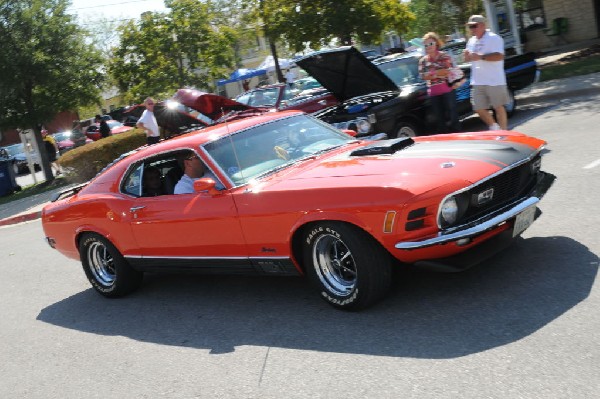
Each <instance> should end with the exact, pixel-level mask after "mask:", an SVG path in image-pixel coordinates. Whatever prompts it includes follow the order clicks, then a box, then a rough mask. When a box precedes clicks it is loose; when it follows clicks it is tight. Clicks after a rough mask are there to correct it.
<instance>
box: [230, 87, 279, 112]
mask: <svg viewBox="0 0 600 399" xmlns="http://www.w3.org/2000/svg"><path fill="white" fill-rule="evenodd" d="M278 97H279V88H278V87H268V88H264V89H257V90H252V91H249V92H247V93H244V94H242V95H241V96H239V97H237V98H236V99H235V101H237V102H239V103H242V104H246V105H251V106H253V107H267V106H268V107H273V106H275V103H276V102H277V98H278Z"/></svg>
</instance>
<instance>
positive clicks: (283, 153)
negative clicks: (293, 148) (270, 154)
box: [273, 145, 290, 161]
mask: <svg viewBox="0 0 600 399" xmlns="http://www.w3.org/2000/svg"><path fill="white" fill-rule="evenodd" d="M273 150H274V151H275V154H277V157H278V158H281V159H283V160H284V161H289V160H290V153H289V152H287V150H286V149H285V148H283V147H280V146H278V145H276V146H275V147H273Z"/></svg>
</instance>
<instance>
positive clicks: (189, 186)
mask: <svg viewBox="0 0 600 399" xmlns="http://www.w3.org/2000/svg"><path fill="white" fill-rule="evenodd" d="M205 177H208V178H211V179H213V180H214V181H215V182H216V183H217V184H216V185H215V188H216V189H217V190H223V189H224V188H225V187H224V186H223V185H222V184H221V182H220V181H219V179H217V178H216V176H215V175H213V174H212V172H209V171H206V172H204V175H203V176H202V178H205ZM198 179H200V177H189V176H188V175H186V174H184V175H183V176H181V179H180V180H179V181H178V182H177V184H176V185H175V188H174V189H173V194H190V193H193V192H194V182H195V181H196V180H198Z"/></svg>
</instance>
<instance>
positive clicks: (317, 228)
mask: <svg viewBox="0 0 600 399" xmlns="http://www.w3.org/2000/svg"><path fill="white" fill-rule="evenodd" d="M544 145H545V142H544V141H542V140H539V139H536V138H533V137H529V136H526V135H524V134H521V133H516V132H509V131H494V132H476V133H458V134H448V135H439V136H427V137H416V138H398V139H392V140H381V141H367V140H357V139H355V138H354V137H351V136H349V135H347V134H346V133H344V132H341V131H339V130H336V129H335V128H333V127H332V126H330V125H328V124H326V123H324V122H321V121H319V120H317V119H315V118H313V117H311V116H308V115H305V114H303V113H301V112H297V111H286V112H272V113H266V114H263V115H261V116H257V117H253V118H246V119H241V120H237V121H233V122H229V123H223V124H220V125H217V126H212V127H208V128H205V129H203V130H201V131H199V132H196V133H188V134H185V135H181V136H178V137H176V138H173V139H171V140H165V141H162V142H160V143H159V144H156V145H152V146H144V147H141V148H139V149H138V150H136V151H133V152H132V153H129V154H126V155H124V156H123V157H121V158H120V159H119V160H117V161H115V162H114V163H113V164H111V165H109V166H108V167H107V168H106V169H105V170H104V171H103V172H101V173H99V174H98V176H96V177H95V178H94V179H92V180H91V181H90V182H88V183H86V184H84V185H82V186H79V187H76V188H73V189H71V190H67V191H65V192H63V193H61V194H60V195H59V197H58V198H57V199H55V200H54V201H53V202H52V203H50V204H48V205H47V206H46V207H45V208H44V210H43V216H42V218H43V219H42V220H43V227H44V232H45V235H46V239H47V241H48V243H49V244H50V246H51V247H52V248H55V249H57V250H58V251H60V252H61V253H63V254H64V255H66V256H68V257H70V258H73V259H77V260H81V262H82V264H83V268H84V271H85V273H86V275H87V277H88V279H89V281H90V283H91V284H92V286H93V287H94V288H95V289H96V290H97V291H98V292H100V293H101V294H102V295H104V296H107V297H117V296H122V295H125V294H128V293H130V292H132V291H133V290H135V289H137V288H138V287H139V286H140V285H141V283H142V276H143V273H144V272H145V271H161V270H162V271H175V270H196V271H203V272H229V273H257V274H264V275H307V276H308V277H309V278H310V279H311V280H312V281H313V282H314V284H315V286H316V288H317V292H318V293H319V294H320V296H322V298H323V299H325V300H326V301H327V302H328V303H330V304H331V305H333V306H335V307H338V308H343V309H354V310H356V309H362V308H365V307H367V306H369V305H372V304H373V303H375V302H377V301H378V300H379V299H381V298H382V297H383V296H384V295H385V294H386V292H387V291H388V289H389V287H390V283H391V275H392V269H393V268H394V267H397V266H398V265H401V264H411V265H414V266H417V267H427V268H430V269H437V270H442V271H460V270H463V269H465V268H467V267H470V266H472V265H474V264H477V263H479V262H481V261H482V260H484V259H486V258H487V257H489V256H491V255H493V254H494V253H496V252H498V251H500V250H502V249H503V248H505V247H506V246H507V245H508V244H510V243H511V241H512V240H513V239H514V238H515V237H516V236H518V235H520V234H521V233H522V232H523V231H524V230H525V229H526V228H527V227H529V226H530V225H531V223H533V221H534V220H535V219H536V217H537V216H538V215H539V214H540V212H539V210H538V208H537V204H538V202H539V201H540V199H541V197H542V196H543V195H544V194H545V192H546V191H547V190H548V189H549V187H550V186H551V185H552V183H553V181H554V176H553V175H551V174H548V173H545V172H542V171H541V170H540V164H541V151H542V148H543V147H544ZM196 156H197V157H199V158H200V160H201V162H202V163H203V164H204V165H205V168H206V172H205V175H204V177H201V178H198V179H196V180H194V181H193V182H192V183H190V186H191V187H193V190H194V191H193V192H191V193H188V194H173V187H174V185H175V184H176V182H177V181H178V180H179V179H180V178H181V176H182V174H183V169H182V166H181V163H182V162H183V163H184V168H188V164H187V162H186V161H187V160H190V161H191V160H192V159H193V161H198V160H197V159H195V158H194V157H196ZM156 169H158V170H159V171H160V179H161V182H160V185H161V187H160V188H161V190H160V192H159V193H158V194H159V195H156V194H157V193H153V194H147V193H148V192H149V191H150V190H148V188H147V187H145V184H146V183H144V182H145V178H144V176H145V173H146V171H148V173H150V170H152V173H155V172H156ZM186 170H187V169H186Z"/></svg>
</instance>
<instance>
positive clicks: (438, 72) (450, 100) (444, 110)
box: [419, 32, 460, 133]
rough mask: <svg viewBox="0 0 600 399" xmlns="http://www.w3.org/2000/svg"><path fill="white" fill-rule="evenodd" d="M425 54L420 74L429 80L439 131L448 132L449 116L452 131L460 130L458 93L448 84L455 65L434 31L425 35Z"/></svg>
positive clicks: (420, 61)
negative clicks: (457, 105) (457, 106)
mask: <svg viewBox="0 0 600 399" xmlns="http://www.w3.org/2000/svg"><path fill="white" fill-rule="evenodd" d="M423 45H424V46H425V55H424V56H423V57H421V59H420V60H419V74H420V75H421V78H422V79H423V80H426V81H427V94H429V99H430V101H431V108H432V109H433V112H434V113H435V117H436V123H437V133H447V132H448V129H447V127H446V120H447V118H448V119H449V120H450V131H452V132H458V131H460V122H459V121H458V112H457V110H456V95H455V94H454V90H453V89H452V87H450V85H449V84H448V75H449V73H450V69H451V68H452V67H453V63H452V58H451V57H450V55H448V54H446V53H445V52H443V51H441V50H440V47H442V45H443V43H442V41H441V40H440V38H439V37H438V35H437V34H436V33H434V32H429V33H427V34H425V36H423Z"/></svg>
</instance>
